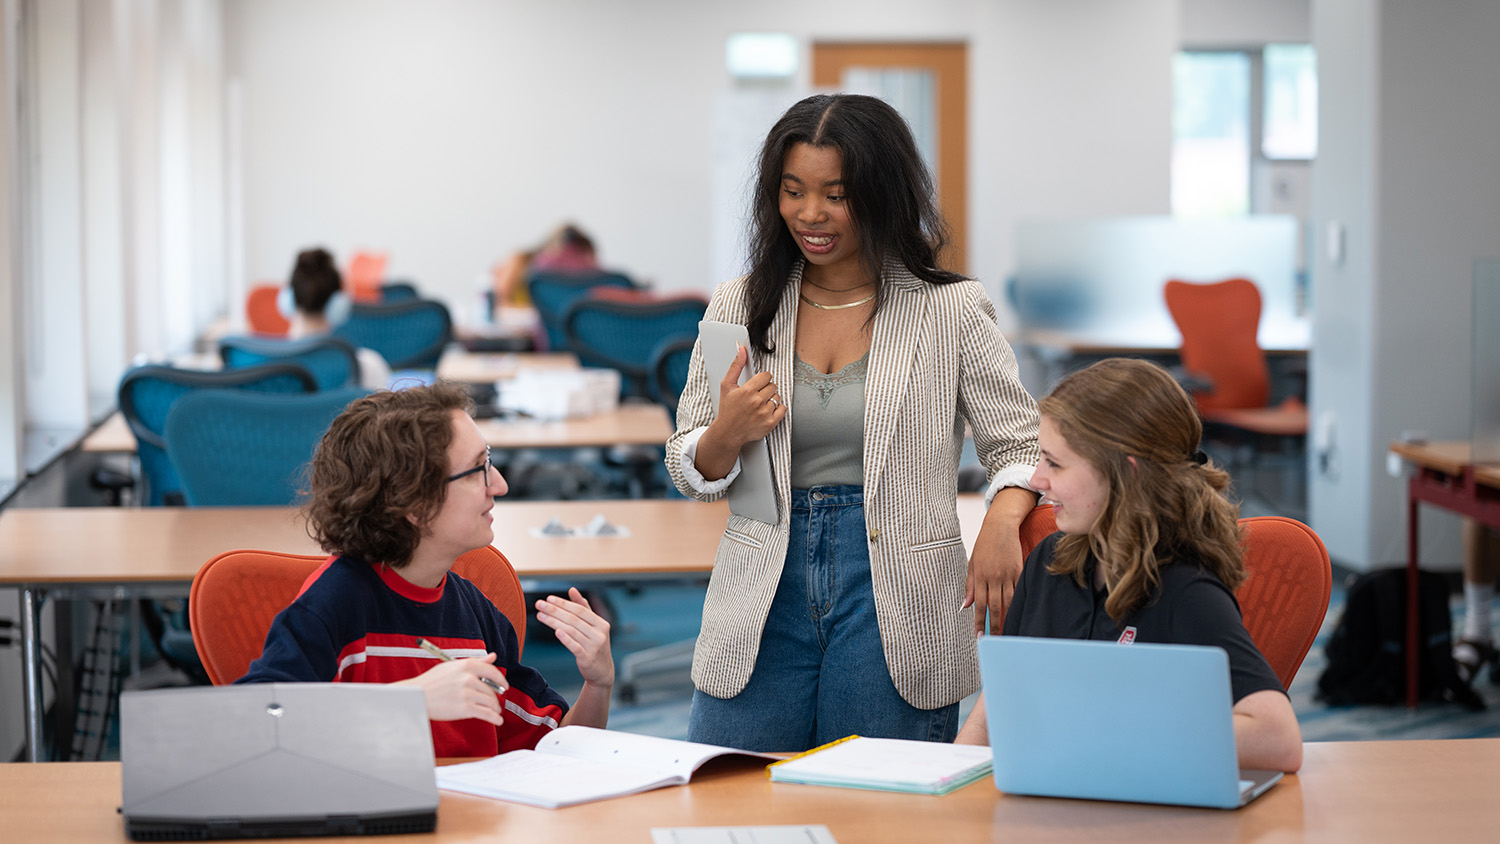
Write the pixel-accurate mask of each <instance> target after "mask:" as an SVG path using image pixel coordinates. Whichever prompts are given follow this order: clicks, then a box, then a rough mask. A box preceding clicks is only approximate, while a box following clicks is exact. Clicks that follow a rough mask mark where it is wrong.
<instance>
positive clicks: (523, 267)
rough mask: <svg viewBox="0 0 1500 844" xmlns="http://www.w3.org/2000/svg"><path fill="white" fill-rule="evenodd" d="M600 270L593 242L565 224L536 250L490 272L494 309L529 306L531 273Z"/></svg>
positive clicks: (502, 264)
mask: <svg viewBox="0 0 1500 844" xmlns="http://www.w3.org/2000/svg"><path fill="white" fill-rule="evenodd" d="M597 269H599V259H598V257H597V256H596V255H595V254H594V241H592V240H590V239H589V236H588V235H586V234H584V233H583V230H582V229H580V228H578V227H577V226H575V225H573V224H572V223H565V224H563V225H562V226H559V227H558V229H557V230H556V231H554V232H553V233H552V234H551V235H549V236H548V237H547V239H546V240H545V241H543V242H542V245H541V246H538V247H537V248H535V249H528V250H525V251H522V252H517V253H516V254H514V255H512V256H510V258H509V259H507V260H505V261H504V262H501V263H498V264H496V265H495V266H494V268H493V269H492V270H491V275H492V276H493V278H494V309H495V310H499V309H500V308H503V307H507V306H516V305H529V304H531V295H530V293H528V292H527V290H526V277H527V275H528V274H529V273H530V272H531V271H532V270H558V271H560V272H565V273H566V272H579V271H582V270H597Z"/></svg>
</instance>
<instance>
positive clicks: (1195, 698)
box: [979, 636, 1282, 809]
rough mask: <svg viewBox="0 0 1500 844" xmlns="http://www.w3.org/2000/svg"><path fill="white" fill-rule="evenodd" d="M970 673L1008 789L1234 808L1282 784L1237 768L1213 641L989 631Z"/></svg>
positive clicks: (1223, 672) (1000, 781) (1221, 663)
mask: <svg viewBox="0 0 1500 844" xmlns="http://www.w3.org/2000/svg"><path fill="white" fill-rule="evenodd" d="M979 670H980V675H981V677H982V679H983V682H984V697H985V716H986V718H987V719H988V721H989V731H990V746H991V747H992V748H994V751H995V763H994V764H995V769H994V770H995V786H996V787H997V788H999V789H1000V790H1001V791H1004V792H1006V793H1007V794H1028V795H1036V796H1042V797H1079V798H1087V799H1091V800H1126V801H1131V802H1137V803H1169V804H1176V805H1182V806H1209V807H1216V808H1221V809H1235V808H1239V807H1240V806H1243V805H1245V804H1246V803H1248V802H1250V801H1251V800H1254V799H1255V798H1256V797H1259V796H1260V795H1261V794H1263V793H1265V791H1266V790H1267V789H1269V788H1270V787H1271V786H1272V785H1274V784H1276V783H1277V782H1278V781H1280V779H1281V776H1282V774H1281V772H1280V771H1251V770H1240V768H1239V766H1238V764H1237V763H1236V759H1237V757H1236V753H1235V747H1234V721H1233V718H1232V715H1231V703H1230V689H1229V657H1228V656H1227V655H1226V654H1225V653H1224V650H1223V649H1222V648H1213V647H1201V646H1195V645H1143V644H1132V645H1121V644H1117V643H1115V642H1092V641H1080V640H1075V639H1033V638H1027V637H1024V636H987V637H985V638H983V639H981V640H980V641H979Z"/></svg>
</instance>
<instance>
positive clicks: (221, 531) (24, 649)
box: [0, 499, 729, 761]
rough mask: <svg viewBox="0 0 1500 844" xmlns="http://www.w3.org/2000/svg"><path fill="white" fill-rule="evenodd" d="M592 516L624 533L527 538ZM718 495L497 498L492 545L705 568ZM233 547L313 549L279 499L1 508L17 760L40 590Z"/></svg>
mask: <svg viewBox="0 0 1500 844" xmlns="http://www.w3.org/2000/svg"><path fill="white" fill-rule="evenodd" d="M601 513H602V514H603V515H604V516H605V518H607V519H608V520H609V521H610V522H612V523H614V524H617V525H623V526H625V527H627V528H629V529H630V536H628V537H599V538H552V537H544V538H537V537H534V536H532V535H531V532H530V529H531V528H533V527H541V526H542V525H544V524H546V523H547V521H548V519H551V518H553V517H556V518H558V519H559V520H561V521H562V523H563V524H564V525H566V526H570V527H571V526H577V525H583V524H586V523H588V522H589V520H591V519H593V518H594V516H595V515H598V514H601ZM728 513H729V507H728V505H727V504H724V503H722V502H721V503H716V504H701V503H699V502H696V501H690V500H687V499H669V500H644V501H619V500H614V501H566V502H533V501H515V502H507V501H503V500H502V501H499V502H497V503H496V506H495V510H494V514H495V537H496V539H495V544H496V545H497V546H498V547H500V548H501V549H502V550H503V551H504V552H505V555H506V556H507V557H508V558H509V559H510V561H511V563H512V565H514V566H515V568H516V573H517V574H519V575H520V576H521V577H545V578H575V577H576V578H587V579H590V580H595V581H598V580H610V579H621V580H625V579H628V580H639V579H641V578H649V577H662V578H683V577H691V576H702V575H706V574H707V573H708V572H709V571H710V570H711V569H712V567H713V559H714V553H715V550H716V549H717V548H718V544H719V538H720V535H721V534H722V532H723V530H724V524H725V522H726V520H727V519H728ZM234 548H260V549H266V550H274V551H288V552H291V553H300V554H316V553H320V552H319V549H318V547H317V545H316V544H315V543H314V542H313V541H312V540H311V539H309V538H308V536H307V533H306V530H305V529H304V527H303V525H302V523H301V521H300V519H298V518H297V517H296V515H295V514H294V512H293V511H291V510H289V509H286V508H280V507H258V508H257V507H252V508H214V507H202V508H181V507H148V508H133V507H67V508H47V509H20V508H10V509H7V510H4V511H0V586H10V587H15V588H19V589H20V592H21V619H20V627H21V654H22V669H23V674H22V678H21V681H22V682H21V686H22V693H23V696H24V712H25V720H26V738H27V741H26V745H27V756H28V758H29V759H31V760H32V761H35V760H37V759H38V758H40V753H41V746H42V743H41V735H42V732H41V731H42V717H43V715H42V712H43V708H42V683H41V653H40V650H41V648H40V642H41V639H40V624H41V607H42V603H43V600H44V599H45V598H46V597H49V596H50V597H53V598H57V599H73V598H86V597H91V596H98V595H104V596H114V595H134V596H145V595H182V594H185V593H186V591H187V586H188V584H189V583H191V582H192V579H193V575H195V574H196V573H197V571H198V568H199V566H201V565H203V563H205V562H207V561H208V560H209V559H210V558H211V557H213V556H214V555H216V554H218V553H220V552H222V551H228V550H231V549H234Z"/></svg>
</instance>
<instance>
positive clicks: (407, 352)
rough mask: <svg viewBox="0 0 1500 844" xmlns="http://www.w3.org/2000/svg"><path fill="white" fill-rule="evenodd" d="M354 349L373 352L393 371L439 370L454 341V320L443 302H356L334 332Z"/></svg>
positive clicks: (421, 300)
mask: <svg viewBox="0 0 1500 844" xmlns="http://www.w3.org/2000/svg"><path fill="white" fill-rule="evenodd" d="M333 334H334V336H335V337H339V338H341V339H343V340H346V341H348V343H349V344H350V345H352V346H354V347H355V348H366V349H374V350H375V351H377V352H379V353H380V356H381V357H383V358H385V359H386V362H387V363H389V364H390V365H391V369H436V368H437V364H438V359H439V358H441V357H442V356H443V349H444V348H446V347H447V345H448V343H449V341H451V340H452V339H453V318H452V317H451V316H449V315H448V308H447V307H446V306H445V305H443V303H442V302H435V301H433V300H431V299H414V300H410V301H405V302H392V303H386V302H380V303H376V304H362V303H358V302H356V303H355V304H354V306H353V308H351V310H350V313H349V318H348V319H346V320H344V321H343V322H342V323H340V324H339V325H338V326H337V327H335V328H334V329H333Z"/></svg>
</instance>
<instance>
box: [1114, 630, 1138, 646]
mask: <svg viewBox="0 0 1500 844" xmlns="http://www.w3.org/2000/svg"><path fill="white" fill-rule="evenodd" d="M1117 641H1118V642H1119V643H1120V644H1122V645H1128V644H1130V643H1131V642H1134V641H1135V628H1134V627H1127V628H1125V632H1124V633H1121V634H1120V638H1119V639H1118V640H1117Z"/></svg>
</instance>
